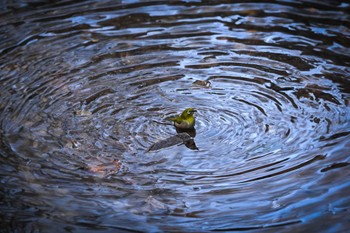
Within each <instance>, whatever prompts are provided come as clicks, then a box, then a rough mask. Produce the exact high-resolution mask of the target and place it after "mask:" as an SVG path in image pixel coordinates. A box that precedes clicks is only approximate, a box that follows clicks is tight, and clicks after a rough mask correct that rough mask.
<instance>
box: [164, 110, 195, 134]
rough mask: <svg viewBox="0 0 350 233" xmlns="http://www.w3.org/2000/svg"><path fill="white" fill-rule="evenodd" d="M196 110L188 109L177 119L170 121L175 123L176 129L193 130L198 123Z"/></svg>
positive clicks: (172, 118) (173, 118)
mask: <svg viewBox="0 0 350 233" xmlns="http://www.w3.org/2000/svg"><path fill="white" fill-rule="evenodd" d="M195 112H196V110H195V109H194V108H186V109H185V110H184V111H183V112H182V113H181V115H179V116H176V117H171V118H169V120H171V121H173V122H174V125H175V127H177V128H180V129H193V128H194V125H195V123H196V121H195V119H194V116H193V113H195Z"/></svg>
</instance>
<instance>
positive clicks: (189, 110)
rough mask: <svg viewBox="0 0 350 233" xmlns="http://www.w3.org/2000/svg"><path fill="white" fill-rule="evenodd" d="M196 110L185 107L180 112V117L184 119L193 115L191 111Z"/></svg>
mask: <svg viewBox="0 0 350 233" xmlns="http://www.w3.org/2000/svg"><path fill="white" fill-rule="evenodd" d="M195 112H197V111H196V109H194V108H186V109H185V110H184V111H183V112H182V113H181V118H183V119H186V118H188V117H191V116H193V113H195Z"/></svg>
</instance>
